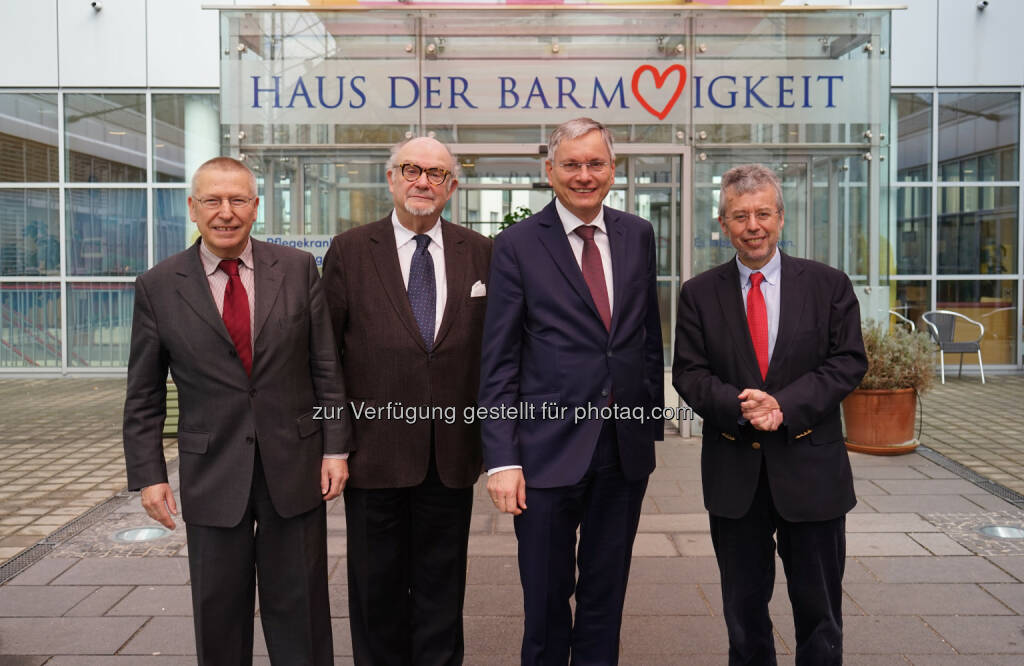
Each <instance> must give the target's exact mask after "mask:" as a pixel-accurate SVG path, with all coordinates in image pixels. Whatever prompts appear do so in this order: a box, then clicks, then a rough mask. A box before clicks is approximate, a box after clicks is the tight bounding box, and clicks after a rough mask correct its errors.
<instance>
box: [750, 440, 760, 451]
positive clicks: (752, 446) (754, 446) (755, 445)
mask: <svg viewBox="0 0 1024 666" xmlns="http://www.w3.org/2000/svg"><path fill="white" fill-rule="evenodd" d="M750 448H752V449H754V450H755V451H756V450H758V449H759V448H761V442H754V443H753V444H751V445H750Z"/></svg>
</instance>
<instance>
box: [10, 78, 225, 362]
mask: <svg viewBox="0 0 1024 666" xmlns="http://www.w3.org/2000/svg"><path fill="white" fill-rule="evenodd" d="M218 106H219V95H218V94H217V93H216V91H207V92H183V93H177V92H166V93H163V92H161V93H157V92H153V91H149V92H147V91H125V92H120V91H119V92H117V93H108V92H88V91H75V92H68V93H63V92H45V93H21V92H10V93H5V92H2V91H0V148H2V150H0V156H2V157H0V370H6V371H18V372H26V371H34V370H41V371H46V372H53V371H55V370H56V371H75V372H87V371H89V370H90V369H100V370H103V371H110V370H119V369H123V368H124V367H125V366H126V365H127V362H128V347H129V339H130V332H131V318H132V305H133V290H134V287H133V283H134V280H135V276H137V275H139V274H140V273H142V272H143V271H145V270H146V269H147V268H149V267H150V266H152V265H153V264H154V263H155V262H157V261H160V260H161V259H163V258H165V257H167V256H170V255H171V254H174V253H175V252H179V251H181V250H183V249H184V248H185V247H186V245H187V243H188V242H189V240H190V237H191V233H192V228H193V227H192V224H191V222H190V221H189V219H188V210H187V206H186V203H185V200H186V197H187V196H188V183H187V182H186V174H188V173H191V171H192V170H193V169H194V167H195V166H198V165H199V164H201V163H202V162H203V161H205V160H207V159H209V158H210V157H214V156H216V155H219V154H221V145H220V144H221V126H220V120H219V116H218V111H217V109H218ZM150 155H151V156H152V159H149V156H150Z"/></svg>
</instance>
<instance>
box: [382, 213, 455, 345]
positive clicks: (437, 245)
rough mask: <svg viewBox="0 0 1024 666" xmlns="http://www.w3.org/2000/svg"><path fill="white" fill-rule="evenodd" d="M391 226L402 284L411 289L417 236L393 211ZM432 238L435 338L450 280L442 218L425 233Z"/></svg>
mask: <svg viewBox="0 0 1024 666" xmlns="http://www.w3.org/2000/svg"><path fill="white" fill-rule="evenodd" d="M391 226H393V227H394V229H395V246H396V247H398V265H399V266H401V268H402V284H404V285H405V286H406V289H408V288H409V268H410V267H411V266H412V255H413V254H414V253H415V252H416V234H415V233H414V232H412V231H410V230H409V229H406V228H405V227H403V226H402V223H401V222H399V221H398V213H396V212H395V211H394V210H392V211H391ZM424 233H425V234H426V235H427V236H430V245H428V246H427V252H429V253H430V258H431V259H433V260H434V283H435V284H434V293H435V294H436V296H437V298H436V302H435V303H434V336H435V337H437V332H438V331H439V330H440V329H441V317H442V316H444V306H445V303H446V302H447V301H448V279H447V276H446V274H445V270H444V239H443V238H442V237H441V236H442V234H441V218H437V220H436V221H435V222H434V226H433V227H431V228H430V230H429V231H426V232H424Z"/></svg>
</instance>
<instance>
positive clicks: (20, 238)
mask: <svg viewBox="0 0 1024 666" xmlns="http://www.w3.org/2000/svg"><path fill="white" fill-rule="evenodd" d="M59 273H60V211H59V209H58V196H57V190H28V189H25V190H21V189H17V190H0V275H57V274H59Z"/></svg>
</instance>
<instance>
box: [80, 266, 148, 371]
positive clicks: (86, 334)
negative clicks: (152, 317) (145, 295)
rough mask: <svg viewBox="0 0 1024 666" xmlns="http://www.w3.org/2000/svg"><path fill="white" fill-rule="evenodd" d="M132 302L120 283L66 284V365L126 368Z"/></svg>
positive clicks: (130, 292) (130, 290) (129, 288)
mask: <svg viewBox="0 0 1024 666" xmlns="http://www.w3.org/2000/svg"><path fill="white" fill-rule="evenodd" d="M134 298H135V287H133V286H132V285H131V284H128V283H124V282H108V283H102V282H90V283H69V284H68V365H70V366H72V367H78V368H83V367H86V368H88V367H123V366H126V365H128V348H129V342H130V340H131V330H132V308H133V306H134V304H135V303H134Z"/></svg>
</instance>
